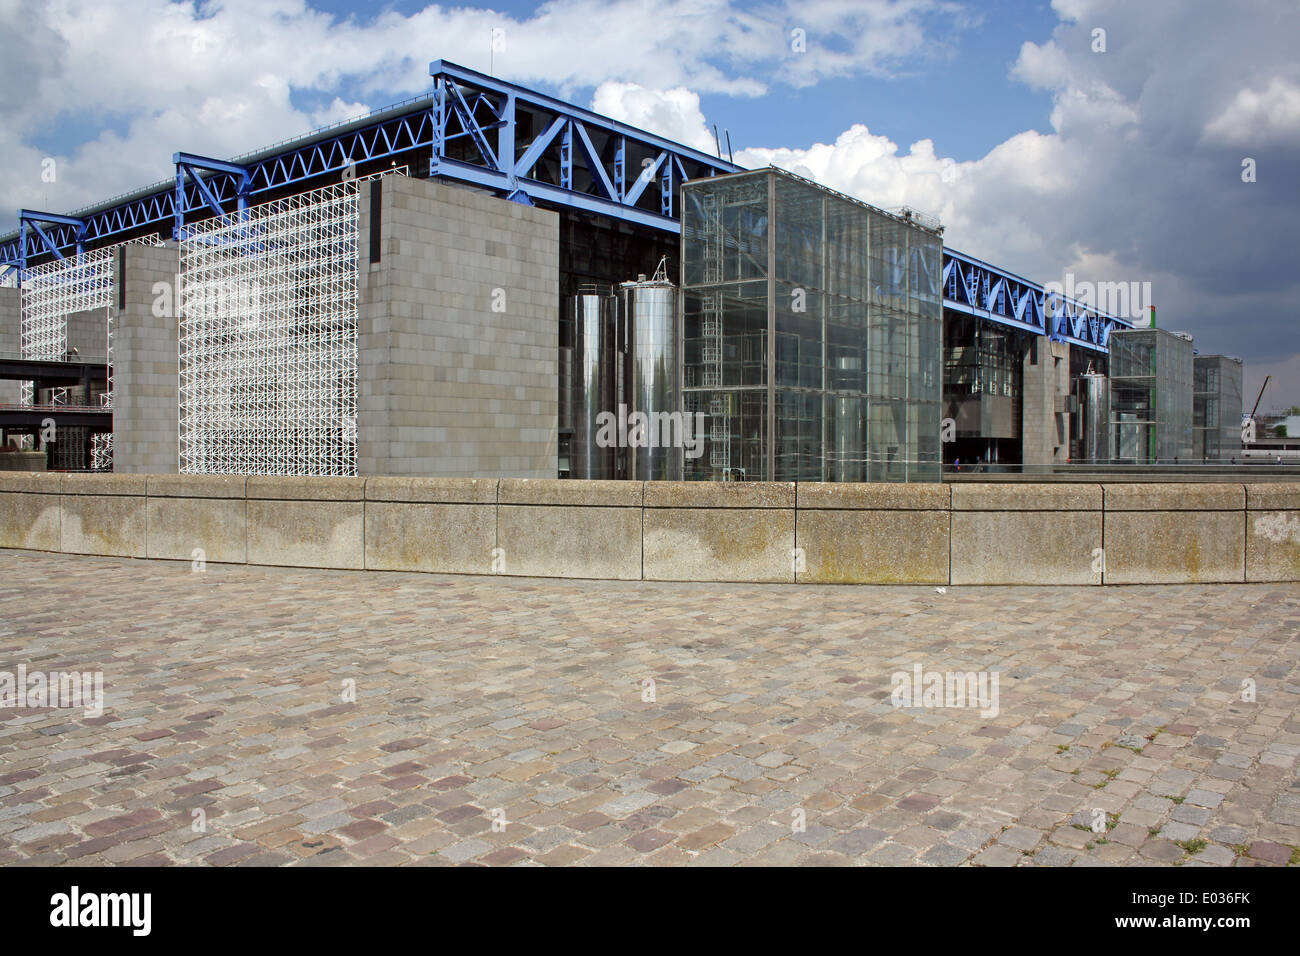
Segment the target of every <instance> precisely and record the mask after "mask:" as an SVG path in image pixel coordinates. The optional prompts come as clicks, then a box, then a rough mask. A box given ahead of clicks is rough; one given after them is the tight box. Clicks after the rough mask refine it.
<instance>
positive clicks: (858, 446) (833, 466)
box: [827, 355, 867, 481]
mask: <svg viewBox="0 0 1300 956" xmlns="http://www.w3.org/2000/svg"><path fill="white" fill-rule="evenodd" d="M835 367H836V368H837V369H839V370H840V371H841V372H854V373H857V374H856V375H855V378H860V377H861V372H862V359H861V358H860V357H858V356H847V355H846V356H841V357H840V358H838V359H836V360H835ZM830 404H831V408H832V409H833V410H834V418H833V421H832V441H833V445H832V452H831V454H832V455H833V458H832V460H831V461H830V463H829V464H830V467H829V468H828V469H827V471H828V472H829V477H830V480H831V481H865V480H866V457H867V453H866V448H865V438H866V433H867V429H866V423H865V422H864V421H863V415H862V411H863V404H864V403H863V401H862V399H861V398H856V397H848V398H846V397H844V396H838V397H836V398H833V399H831V402H830Z"/></svg>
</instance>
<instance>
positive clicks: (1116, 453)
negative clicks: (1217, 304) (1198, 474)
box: [1110, 328, 1200, 464]
mask: <svg viewBox="0 0 1300 956" xmlns="http://www.w3.org/2000/svg"><path fill="white" fill-rule="evenodd" d="M1110 434H1111V445H1110V447H1111V457H1112V458H1113V459H1115V460H1117V461H1120V462H1127V463H1136V464H1152V463H1154V462H1158V461H1162V462H1172V461H1173V460H1174V459H1175V458H1178V459H1181V460H1183V461H1188V460H1190V459H1191V458H1192V457H1193V451H1192V338H1191V336H1189V335H1183V334H1180V333H1177V332H1167V331H1165V330H1164V329H1151V328H1147V329H1124V330H1123V331H1117V332H1112V333H1111V336H1110ZM1196 457H1197V458H1199V457H1200V456H1199V454H1197V455H1196Z"/></svg>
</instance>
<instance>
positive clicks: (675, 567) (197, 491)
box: [0, 473, 1300, 585]
mask: <svg viewBox="0 0 1300 956" xmlns="http://www.w3.org/2000/svg"><path fill="white" fill-rule="evenodd" d="M0 547H3V548H23V549H31V550H41V551H61V552H66V553H71V554H102V555H119V556H125V557H146V556H148V557H159V558H170V559H175V560H181V561H193V560H196V553H195V552H196V549H198V551H199V552H200V554H199V555H198V556H201V557H203V558H204V559H205V560H207V561H212V562H217V563H233V564H239V563H248V564H264V565H285V566H296V567H319V568H343V569H362V568H366V569H371V570H391V571H438V572H444V573H453V574H506V575H522V576H542V577H561V578H606V579H619V580H647V581H651V580H654V581H737V582H739V581H748V582H773V583H800V584H821V583H846V584H925V585H934V584H950V585H963V584H971V585H973V584H980V585H989V584H1037V585H1070V584H1076V585H1099V584H1163V583H1169V584H1183V583H1213V582H1274V581H1300V483H1285V484H1284V483H1276V484H1251V485H1242V484H1231V483H1224V484H1161V483H1141V484H1137V483H1128V484H1126V483H1114V484H1095V483H1082V482H1081V483H1071V484H1023V485H1002V484H960V485H955V486H935V485H920V484H915V485H897V484H890V485H872V484H863V485H854V484H820V483H807V484H803V483H801V484H799V485H797V486H796V485H794V484H784V483H721V484H710V483H706V482H599V481H590V482H589V481H557V480H553V479H546V480H527V481H525V480H518V479H496V478H492V479H477V480H475V479H440V478H409V477H374V478H278V477H277V478H270V477H250V478H239V477H232V478H227V477H213V476H201V477H200V476H193V477H191V476H183V477H176V476H159V475H150V476H144V475H62V474H43V473H8V474H4V473H0Z"/></svg>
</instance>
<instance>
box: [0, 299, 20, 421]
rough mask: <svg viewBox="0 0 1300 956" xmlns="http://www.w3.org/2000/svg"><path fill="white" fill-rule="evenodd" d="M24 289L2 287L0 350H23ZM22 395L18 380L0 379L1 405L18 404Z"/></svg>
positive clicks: (17, 351) (15, 351) (17, 352)
mask: <svg viewBox="0 0 1300 956" xmlns="http://www.w3.org/2000/svg"><path fill="white" fill-rule="evenodd" d="M22 301H23V300H22V290H21V289H10V288H0V352H7V353H9V354H12V355H19V354H21V352H22V321H23V311H22ZM21 396H22V388H21V385H20V383H18V382H9V381H0V405H17V404H18V400H19V398H20V397H21Z"/></svg>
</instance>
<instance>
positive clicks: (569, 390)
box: [557, 348, 573, 428]
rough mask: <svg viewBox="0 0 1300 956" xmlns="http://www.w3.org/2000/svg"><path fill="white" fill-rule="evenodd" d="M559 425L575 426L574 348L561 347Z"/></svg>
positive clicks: (563, 426)
mask: <svg viewBox="0 0 1300 956" xmlns="http://www.w3.org/2000/svg"><path fill="white" fill-rule="evenodd" d="M559 371H560V375H559V378H560V405H559V411H558V415H557V417H558V419H559V427H560V428H572V427H573V349H571V348H567V349H565V348H562V349H560V369H559Z"/></svg>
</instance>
